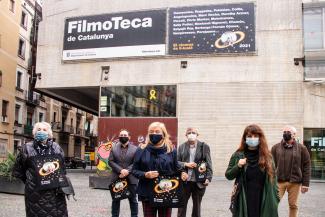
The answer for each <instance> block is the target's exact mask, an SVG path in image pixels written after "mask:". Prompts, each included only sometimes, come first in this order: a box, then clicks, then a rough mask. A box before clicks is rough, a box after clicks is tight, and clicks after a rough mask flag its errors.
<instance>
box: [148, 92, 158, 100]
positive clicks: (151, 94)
mask: <svg viewBox="0 0 325 217" xmlns="http://www.w3.org/2000/svg"><path fill="white" fill-rule="evenodd" d="M149 99H150V100H156V99H157V91H156V90H154V89H152V90H150V98H149Z"/></svg>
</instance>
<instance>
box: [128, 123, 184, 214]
mask: <svg viewBox="0 0 325 217" xmlns="http://www.w3.org/2000/svg"><path fill="white" fill-rule="evenodd" d="M132 173H133V174H134V175H135V176H136V177H137V178H139V184H138V189H137V193H138V198H139V200H140V201H142V207H143V215H144V216H146V217H151V216H157V212H158V215H159V217H170V216H171V210H172V209H171V208H168V207H159V208H157V207H153V206H151V205H150V203H149V198H150V196H151V195H150V194H152V189H151V188H150V181H151V180H152V179H155V178H157V177H158V176H160V175H175V174H180V173H181V167H180V165H179V164H178V161H177V153H176V149H175V148H174V146H173V144H172V142H171V141H170V138H169V134H168V132H167V129H166V127H165V125H164V124H163V123H161V122H153V123H151V124H150V125H149V127H148V135H147V137H146V141H145V143H144V144H141V145H140V147H139V148H138V150H137V151H136V153H135V158H134V162H133V169H132ZM186 175H187V174H185V173H182V179H183V180H184V179H186V178H187V177H186Z"/></svg>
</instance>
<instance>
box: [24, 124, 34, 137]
mask: <svg viewBox="0 0 325 217" xmlns="http://www.w3.org/2000/svg"><path fill="white" fill-rule="evenodd" d="M24 134H25V135H27V136H33V126H31V125H25V126H24Z"/></svg>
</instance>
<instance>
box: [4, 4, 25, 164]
mask: <svg viewBox="0 0 325 217" xmlns="http://www.w3.org/2000/svg"><path fill="white" fill-rule="evenodd" d="M21 11H22V9H21V4H20V1H16V0H10V1H0V26H1V28H0V112H1V113H0V159H2V158H5V157H6V156H7V151H8V150H12V149H13V147H14V121H15V112H14V111H15V91H16V90H15V86H16V85H15V84H16V68H17V51H18V41H19V32H20V16H21Z"/></svg>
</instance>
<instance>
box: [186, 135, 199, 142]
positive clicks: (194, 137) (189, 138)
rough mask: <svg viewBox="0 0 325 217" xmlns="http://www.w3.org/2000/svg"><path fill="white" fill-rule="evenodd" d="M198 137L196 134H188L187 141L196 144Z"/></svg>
mask: <svg viewBox="0 0 325 217" xmlns="http://www.w3.org/2000/svg"><path fill="white" fill-rule="evenodd" d="M196 138H197V135H196V134H188V135H187V139H188V141H191V142H194V141H196Z"/></svg>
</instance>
